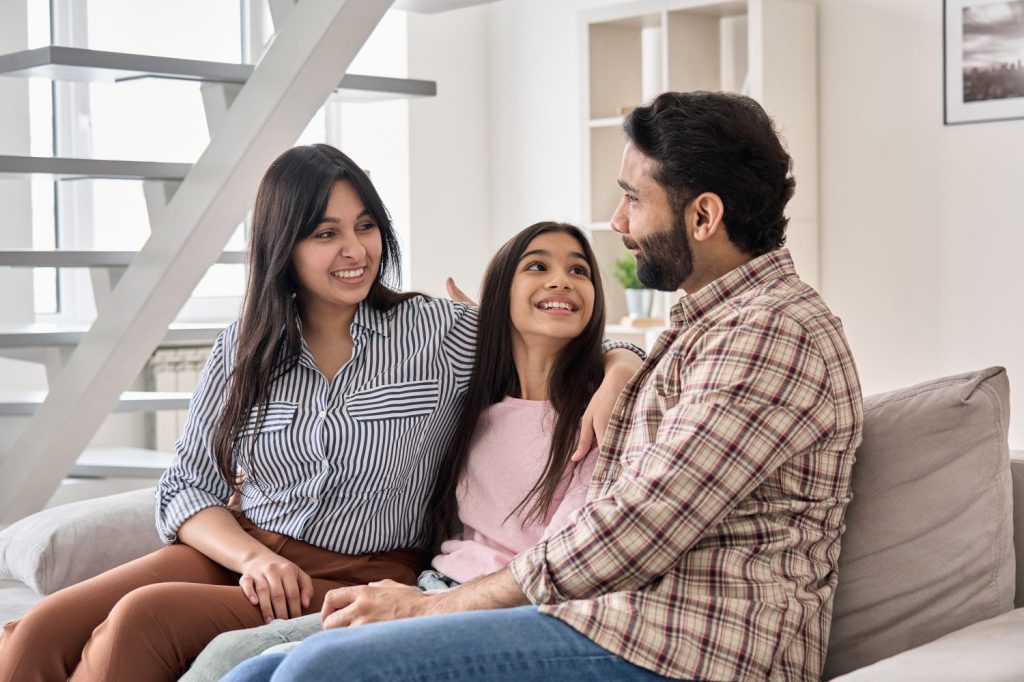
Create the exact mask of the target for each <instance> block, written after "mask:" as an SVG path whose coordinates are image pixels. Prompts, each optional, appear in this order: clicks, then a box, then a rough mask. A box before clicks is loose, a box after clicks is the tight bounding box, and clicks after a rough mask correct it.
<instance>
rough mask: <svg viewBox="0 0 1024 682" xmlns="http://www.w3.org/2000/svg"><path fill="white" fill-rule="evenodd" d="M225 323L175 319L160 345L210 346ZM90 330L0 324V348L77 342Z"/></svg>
mask: <svg viewBox="0 0 1024 682" xmlns="http://www.w3.org/2000/svg"><path fill="white" fill-rule="evenodd" d="M222 329H224V325H210V324H186V323H177V322H176V323H174V324H172V325H171V326H170V328H169V329H168V330H167V335H166V336H165V337H164V340H163V342H162V343H161V344H160V347H161V348H168V347H174V346H178V347H182V346H212V345H213V342H214V341H216V340H217V335H218V334H220V332H221V330H222ZM88 331H89V325H66V324H51V323H47V322H38V323H35V324H21V325H0V348H29V347H33V346H47V347H52V346H77V345H78V344H79V343H80V342H81V341H82V337H84V336H85V334H86V333H87V332H88Z"/></svg>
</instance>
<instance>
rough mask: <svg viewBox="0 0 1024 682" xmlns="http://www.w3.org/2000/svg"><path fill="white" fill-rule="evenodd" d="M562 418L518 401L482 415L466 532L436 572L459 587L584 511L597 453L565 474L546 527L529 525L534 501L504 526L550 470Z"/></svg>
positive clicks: (463, 498) (469, 477)
mask: <svg viewBox="0 0 1024 682" xmlns="http://www.w3.org/2000/svg"><path fill="white" fill-rule="evenodd" d="M556 417H557V415H556V413H555V410H554V408H553V407H552V406H551V403H550V402H548V401H546V400H520V399H519V398H505V400H503V401H501V402H500V403H496V404H494V405H491V406H490V407H489V408H487V409H486V410H484V412H483V414H481V415H480V420H479V422H478V423H477V427H476V432H475V433H474V434H473V440H472V441H471V442H470V446H469V461H468V464H467V466H466V471H465V473H464V474H463V478H462V480H461V481H460V483H459V488H458V492H457V498H458V502H459V520H460V521H461V522H462V525H463V531H462V533H460V534H459V535H457V536H456V537H454V538H452V539H450V540H447V541H445V542H444V543H443V544H442V545H441V553H440V554H438V555H437V556H436V557H434V560H433V562H432V564H433V566H434V568H435V569H436V570H438V571H440V572H441V573H444V574H445V575H447V576H448V577H450V578H453V579H455V580H457V581H459V582H460V583H464V582H468V581H470V580H472V579H474V578H477V577H479V576H482V575H486V574H488V573H493V572H494V571H497V570H500V569H502V568H504V567H505V566H506V565H508V563H509V562H510V561H511V560H512V558H513V557H514V556H515V555H517V554H519V553H520V552H522V551H523V550H525V549H529V548H530V547H533V546H534V545H535V544H537V543H538V542H539V541H540V540H542V539H544V538H546V537H548V536H549V535H551V534H553V533H555V532H557V531H558V530H560V529H561V528H562V527H563V526H565V525H566V523H567V522H568V521H569V517H570V515H571V514H572V513H573V512H574V511H576V510H577V509H579V508H580V507H582V506H583V503H584V502H585V501H586V497H587V487H588V486H589V485H590V477H591V474H593V473H594V462H595V460H596V459H597V448H596V447H595V448H593V449H592V450H591V451H590V452H589V453H587V457H586V459H584V460H583V461H582V462H581V463H580V464H579V466H578V467H576V468H575V470H574V471H571V472H567V475H566V477H565V478H564V479H563V481H562V485H561V486H560V487H559V489H558V491H557V494H556V495H555V497H554V499H553V500H552V501H551V506H550V507H549V508H548V513H547V515H546V517H545V519H544V520H543V521H542V522H531V523H529V524H527V525H526V527H523V518H525V516H526V515H528V514H529V510H530V503H527V506H526V508H525V509H523V510H520V511H519V512H518V513H517V514H516V515H515V516H512V517H511V518H509V519H508V520H507V521H506V520H505V517H507V516H508V514H509V512H511V511H512V510H513V509H515V507H516V505H518V504H519V503H520V502H521V501H522V499H523V498H524V497H525V496H526V494H527V493H528V492H529V491H530V489H531V488H532V487H533V485H534V484H535V483H536V482H537V479H538V478H539V477H540V475H541V474H542V473H543V471H544V467H545V465H546V464H547V460H548V454H549V451H550V448H551V434H552V430H553V429H554V424H555V419H556ZM531 503H532V500H531Z"/></svg>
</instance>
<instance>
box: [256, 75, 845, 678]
mask: <svg viewBox="0 0 1024 682" xmlns="http://www.w3.org/2000/svg"><path fill="white" fill-rule="evenodd" d="M624 127H625V131H626V134H627V137H628V140H629V141H628V143H627V145H626V148H625V151H624V152H623V159H622V168H621V171H620V174H619V185H620V186H621V187H622V189H623V192H624V194H623V198H622V200H621V201H620V203H619V206H618V208H617V209H616V211H615V214H614V216H613V217H612V227H613V228H614V229H615V230H616V231H618V232H620V233H621V234H622V235H623V242H624V243H625V244H626V246H627V247H628V248H630V249H631V250H632V251H633V253H634V254H635V255H636V257H637V265H638V274H639V276H640V279H641V280H642V281H643V282H644V283H645V284H647V285H648V286H652V287H656V288H659V289H663V290H666V291H674V290H676V289H680V288H681V289H683V290H685V291H686V292H687V295H686V296H684V297H683V298H681V299H680V301H679V303H678V304H676V306H675V307H674V308H673V309H672V312H671V328H670V329H669V330H668V331H666V332H665V333H664V334H663V335H662V336H661V338H660V339H659V340H658V343H657V344H656V346H655V348H654V349H653V351H652V352H651V354H650V356H649V358H648V359H647V361H646V362H645V364H644V366H643V369H642V370H641V371H640V372H639V373H638V374H637V375H636V376H635V377H634V378H633V380H632V381H631V382H630V383H629V384H628V385H627V386H626V388H625V390H624V392H623V395H622V396H621V398H620V400H619V402H618V404H617V407H616V412H615V414H613V416H612V419H611V421H610V423H609V426H608V431H607V433H606V435H605V438H604V441H603V444H602V452H601V455H600V457H599V460H598V463H597V466H596V470H595V472H594V477H593V480H592V482H591V487H590V491H589V494H588V502H587V504H586V505H585V506H584V507H583V508H582V509H581V510H579V512H578V513H577V514H576V515H575V516H574V517H573V519H572V521H571V522H570V523H569V525H568V526H566V527H565V528H564V529H562V530H561V531H560V532H559V533H557V534H555V535H553V536H552V537H550V538H549V539H548V540H546V541H544V542H542V543H540V544H538V545H537V546H535V547H534V548H532V549H530V550H528V551H526V552H524V553H522V554H520V555H519V556H517V557H516V558H515V559H514V560H513V561H512V563H511V565H510V566H509V568H507V569H505V570H503V571H499V572H497V573H494V574H491V575H489V576H486V577H484V578H481V579H479V580H477V581H473V582H471V583H468V584H466V585H463V586H460V587H457V588H455V589H452V590H450V591H447V592H443V593H440V594H436V595H423V594H421V593H419V592H416V591H415V590H414V589H413V588H409V587H405V586H401V585H397V584H393V583H387V582H385V583H377V584H373V585H370V586H366V587H356V588H342V589H340V590H336V591H335V592H333V593H331V594H329V595H328V599H327V602H326V603H325V606H324V611H323V618H324V625H325V627H327V628H341V629H336V630H332V631H330V632H325V633H323V634H321V635H318V636H316V637H314V638H312V639H310V640H308V641H307V643H305V644H303V645H302V646H300V647H299V648H298V649H297V650H296V651H295V652H293V653H291V654H289V656H288V657H287V658H286V659H285V660H284V663H283V664H281V665H280V667H279V668H278V670H277V674H276V675H275V677H274V679H275V680H278V679H332V678H333V677H334V676H335V675H337V676H339V678H340V677H341V676H343V677H344V679H354V680H358V679H371V675H372V679H441V677H436V676H442V675H443V679H491V680H495V679H501V680H504V679H508V680H541V679H562V680H575V679H602V678H604V679H614V680H647V679H660V678H661V677H662V676H664V677H672V678H683V679H692V680H748V679H765V680H813V679H818V678H819V677H820V675H821V671H822V667H823V665H824V656H825V651H826V644H827V640H828V630H829V622H830V616H831V610H832V599H833V595H834V592H835V586H836V581H837V576H836V565H837V561H838V557H839V540H840V535H841V533H842V530H843V515H844V512H845V509H846V505H847V503H848V502H849V500H850V472H851V467H852V465H853V459H854V457H853V453H854V449H855V448H856V446H857V445H858V443H859V441H860V433H861V419H862V415H861V412H862V403H861V394H860V386H859V383H858V379H857V374H856V370H855V367H854V364H853V359H852V357H851V354H850V351H849V348H848V346H847V343H846V339H845V338H844V336H843V332H842V328H841V326H840V324H839V321H838V320H837V319H836V318H835V317H834V316H833V315H832V314H831V313H830V312H829V310H828V308H827V307H826V305H825V303H824V302H823V301H822V300H821V298H820V296H818V294H817V293H816V292H815V291H814V290H812V289H811V288H810V287H808V286H807V285H806V284H804V283H803V282H802V281H800V279H799V277H798V276H797V275H796V272H795V271H794V269H793V264H792V261H791V260H790V256H789V254H788V252H787V251H786V250H785V249H783V248H782V246H783V243H784V242H785V230H786V224H787V219H786V218H785V217H784V215H783V209H784V207H785V205H786V203H787V202H788V201H789V199H790V198H791V197H792V195H793V189H794V181H793V179H792V177H791V175H790V167H791V160H790V157H789V155H788V154H787V153H786V152H785V150H784V149H783V147H782V145H781V143H780V141H779V139H778V136H777V134H776V133H775V131H774V129H773V127H772V123H771V120H770V119H769V118H768V116H767V114H765V112H764V111H763V110H762V109H761V107H760V106H759V105H758V104H757V103H755V102H754V101H753V100H751V99H749V98H746V97H742V96H739V95H730V94H723V93H706V92H697V93H666V94H663V95H661V96H659V97H658V98H657V99H655V100H654V102H652V103H651V104H650V105H649V106H644V107H639V108H638V109H636V110H635V111H633V112H632V113H631V114H630V115H629V116H628V117H627V118H626V121H625V124H624ZM528 604H534V605H536V606H523V605H528ZM510 607H519V608H510ZM414 616H433V617H430V618H413V617H414ZM394 619H406V620H394ZM390 620H394V622H387V623H376V624H373V625H370V626H367V627H351V626H354V625H360V626H361V625H364V624H366V623H374V622H375V621H390ZM342 626H350V627H342ZM275 664H276V662H275ZM267 665H268V666H270V668H272V667H273V664H271V663H268V664H267Z"/></svg>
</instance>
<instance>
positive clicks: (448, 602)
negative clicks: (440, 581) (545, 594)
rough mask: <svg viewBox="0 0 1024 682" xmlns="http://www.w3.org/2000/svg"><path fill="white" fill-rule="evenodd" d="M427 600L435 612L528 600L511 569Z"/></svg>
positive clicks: (496, 606) (497, 606)
mask: <svg viewBox="0 0 1024 682" xmlns="http://www.w3.org/2000/svg"><path fill="white" fill-rule="evenodd" d="M429 602H430V612H431V613H432V614H438V613H455V612H457V611H482V610H485V609H505V608H510V607H513V606H525V605H526V604H529V603H530V600H529V599H527V598H526V595H525V594H523V591H522V589H520V587H519V583H517V582H516V579H515V578H514V577H513V576H512V571H510V570H509V569H507V568H505V569H502V570H500V571H498V572H497V573H491V574H490V575H486V576H484V577H482V578H479V579H477V580H474V581H472V582H468V583H466V584H465V585H459V586H458V587H455V588H452V589H450V590H448V591H446V592H442V593H440V594H437V595H435V596H434V598H433V599H431V600H429Z"/></svg>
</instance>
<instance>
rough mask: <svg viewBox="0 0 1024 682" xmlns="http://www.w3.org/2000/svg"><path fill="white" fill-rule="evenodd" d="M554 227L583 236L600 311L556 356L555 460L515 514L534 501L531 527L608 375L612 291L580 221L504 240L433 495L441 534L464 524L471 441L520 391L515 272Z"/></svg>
mask: <svg viewBox="0 0 1024 682" xmlns="http://www.w3.org/2000/svg"><path fill="white" fill-rule="evenodd" d="M547 232H564V233H565V234H568V235H569V236H570V237H572V238H573V239H575V240H576V241H577V242H579V244H580V248H581V250H582V251H583V255H584V256H585V257H586V261H587V265H589V266H590V273H591V275H590V276H591V280H592V281H593V283H594V310H593V314H592V315H591V317H590V321H589V322H588V323H587V326H586V327H585V328H584V329H583V331H582V332H580V334H579V336H577V337H576V338H574V339H572V340H571V341H569V343H567V344H566V345H565V347H563V348H562V350H561V351H560V352H559V353H558V357H557V358H556V359H555V364H554V366H553V367H552V369H551V375H550V376H549V377H548V398H549V400H550V401H551V404H552V407H554V409H555V412H556V413H557V415H558V416H557V419H556V420H555V424H554V430H553V433H552V437H551V450H550V451H549V453H548V461H547V465H546V467H545V468H544V472H543V473H542V474H541V476H540V477H539V478H538V479H537V482H536V483H534V485H533V488H532V489H531V490H530V491H529V493H527V495H526V497H524V498H523V500H522V501H521V502H520V503H519V505H518V506H517V507H516V508H515V509H513V510H512V512H511V513H510V514H509V515H508V516H509V517H511V516H513V515H514V514H517V513H519V512H521V511H523V510H524V509H526V508H527V506H528V505H529V511H528V512H526V514H525V516H521V517H520V518H521V519H522V524H523V525H524V526H525V525H526V524H527V523H530V522H531V521H541V520H543V519H544V518H545V517H546V515H547V512H548V508H549V507H550V506H551V501H552V499H553V498H554V496H555V494H556V493H557V491H558V488H559V485H560V484H561V482H562V480H563V478H564V475H565V472H566V469H567V468H568V466H569V464H570V456H571V455H572V453H573V451H574V450H575V448H576V443H577V441H578V439H579V432H580V420H581V419H582V418H583V413H584V411H586V408H587V405H588V404H589V402H590V398H591V396H593V394H594V391H596V390H597V387H598V386H599V385H600V383H601V380H602V378H603V377H604V358H603V355H602V352H601V340H602V339H603V338H604V320H605V310H604V293H603V291H602V288H601V276H600V273H599V272H598V269H597V259H596V258H595V257H594V251H593V249H591V248H590V244H589V242H588V241H587V238H586V236H585V235H584V234H583V232H582V230H580V229H579V228H578V227H576V226H574V225H568V224H565V223H554V222H541V223H536V224H534V225H531V226H530V227H528V228H526V229H525V230H523V231H522V232H520V233H519V234H518V235H516V236H515V237H513V238H512V239H511V240H510V241H508V242H507V243H506V244H505V245H504V246H502V247H501V250H500V251H498V253H497V255H495V256H494V258H493V259H492V260H491V262H490V264H489V265H488V267H487V272H486V274H485V275H484V285H483V292H482V293H481V297H480V317H479V328H478V332H477V351H476V360H475V361H474V363H473V373H472V375H471V377H470V381H469V389H468V391H467V393H466V399H465V403H464V407H463V411H462V416H461V418H460V420H459V424H458V427H457V428H456V430H455V434H454V435H453V436H452V439H451V441H450V442H449V445H448V448H447V450H446V452H445V456H444V460H443V462H442V464H441V470H440V472H439V473H438V478H437V483H436V484H435V487H434V493H433V496H432V498H431V502H430V514H429V516H428V518H432V519H436V520H437V522H438V525H437V536H438V537H437V538H435V539H437V540H441V539H444V538H446V537H451V535H452V533H453V532H454V531H455V529H456V525H457V521H458V501H457V499H456V493H457V490H458V486H459V482H460V480H461V479H462V476H463V475H464V474H465V472H466V465H467V463H468V461H469V446H470V442H471V440H472V438H473V433H474V432H475V431H476V426H477V422H478V421H479V420H480V416H481V414H483V411H484V410H486V409H487V408H488V407H490V406H491V405H494V404H495V403H499V402H501V401H502V400H504V399H505V398H506V397H510V396H512V397H517V396H519V393H520V386H519V374H518V373H517V372H516V365H515V360H514V358H513V356H512V331H513V329H512V314H511V299H510V292H511V290H512V278H513V277H514V276H515V274H516V271H517V269H518V267H519V260H520V259H521V258H522V256H523V254H524V253H525V252H526V249H527V247H528V246H529V245H530V242H532V241H533V240H534V239H536V238H537V237H538V236H540V235H542V234H545V233H547ZM517 454H518V453H512V452H510V453H509V456H510V457H515V456H517ZM506 520H507V518H506Z"/></svg>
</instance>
